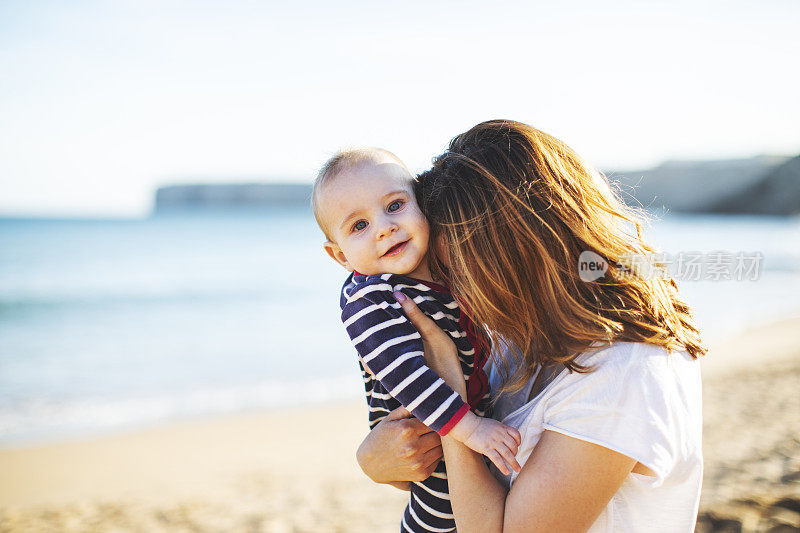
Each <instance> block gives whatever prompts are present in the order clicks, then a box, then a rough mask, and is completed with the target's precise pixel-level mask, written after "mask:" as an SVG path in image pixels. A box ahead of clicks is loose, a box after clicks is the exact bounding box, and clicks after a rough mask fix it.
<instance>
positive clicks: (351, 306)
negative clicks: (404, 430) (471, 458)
mask: <svg viewBox="0 0 800 533" xmlns="http://www.w3.org/2000/svg"><path fill="white" fill-rule="evenodd" d="M342 322H343V323H344V326H345V329H346V330H347V334H348V335H349V336H350V339H351V340H352V342H353V345H354V346H355V348H356V351H357V352H358V355H359V358H360V360H361V364H362V365H363V367H364V368H365V369H366V370H367V372H369V373H370V374H372V375H373V376H374V377H375V379H376V380H378V381H379V382H380V383H381V384H382V385H383V386H384V388H385V389H386V390H387V391H388V392H389V394H391V395H392V396H393V397H394V398H396V399H397V400H398V401H399V402H400V403H401V404H403V406H404V407H405V408H406V409H408V410H409V411H410V412H411V414H413V415H414V416H415V417H417V418H418V419H419V420H421V421H422V423H424V424H425V425H426V426H428V427H429V428H431V429H432V430H434V431H436V432H438V433H439V434H440V435H446V434H447V433H448V432H449V431H450V430H451V429H452V428H453V426H455V425H456V424H457V423H458V422H459V421H460V420H461V419H462V418H463V417H464V415H465V414H466V413H467V411H469V405H467V404H466V403H465V402H464V401H463V400H462V399H461V397H460V396H459V395H458V393H456V392H455V391H454V390H453V389H451V388H450V387H449V386H447V384H445V382H444V381H443V380H442V379H441V378H440V377H439V376H438V374H436V372H434V371H433V370H431V369H430V368H428V366H427V365H426V364H425V357H424V354H423V349H422V338H421V337H420V334H419V332H418V331H417V329H416V328H415V327H414V326H413V324H411V322H410V321H409V320H408V319H407V318H406V316H405V314H404V313H403V311H402V309H401V307H400V304H399V303H397V302H396V301H395V299H394V297H393V296H392V287H391V285H390V284H388V283H385V282H380V281H373V282H367V283H364V284H362V285H361V286H359V287H356V288H355V289H354V290H353V291H352V293H351V295H350V296H349V297H348V298H347V299H346V301H345V303H344V305H343V306H342Z"/></svg>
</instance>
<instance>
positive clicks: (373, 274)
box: [311, 148, 519, 531]
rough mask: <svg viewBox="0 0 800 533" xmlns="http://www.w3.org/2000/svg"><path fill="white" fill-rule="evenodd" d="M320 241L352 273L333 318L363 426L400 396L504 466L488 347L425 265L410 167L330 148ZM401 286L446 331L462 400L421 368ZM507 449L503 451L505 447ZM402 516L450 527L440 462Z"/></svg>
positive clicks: (411, 524)
mask: <svg viewBox="0 0 800 533" xmlns="http://www.w3.org/2000/svg"><path fill="white" fill-rule="evenodd" d="M311 203H312V207H313V210H314V216H315V217H316V219H317V222H318V224H319V226H320V228H321V229H322V231H323V232H324V233H325V236H326V238H327V239H328V240H327V241H326V242H325V244H324V248H325V251H326V252H327V253H328V255H330V256H331V257H332V258H333V259H334V260H335V261H336V262H337V263H339V264H340V265H342V266H343V267H344V268H346V269H347V270H349V271H351V272H352V274H350V276H348V278H347V280H346V281H345V283H344V286H343V287H342V293H341V298H340V303H341V307H342V321H343V322H344V325H345V328H346V329H347V333H348V334H349V335H350V338H351V339H352V341H353V344H354V345H355V347H356V350H357V351H358V355H359V365H360V367H361V370H362V373H363V377H364V383H365V388H366V393H367V403H368V404H369V415H370V428H373V427H375V425H377V424H378V422H380V421H381V420H382V419H383V418H384V417H386V415H387V414H388V413H389V412H390V411H391V410H393V409H395V408H397V407H399V406H401V405H402V406H404V407H405V408H406V409H407V410H408V411H410V412H411V414H413V415H414V416H416V417H417V418H418V419H419V420H421V421H422V422H423V423H424V424H425V425H427V426H428V427H430V428H431V429H432V430H434V431H436V432H438V433H439V434H440V435H450V436H451V437H453V438H455V439H456V440H458V441H461V442H463V443H464V444H465V445H466V446H468V447H469V448H471V449H473V450H475V451H476V452H479V453H482V454H484V455H486V456H488V457H489V458H490V459H491V460H492V461H493V462H494V463H495V465H496V466H497V468H498V469H500V471H502V472H504V473H510V472H509V470H508V467H507V466H506V464H505V462H504V461H503V459H502V457H503V456H506V457H509V456H513V455H515V454H516V452H517V446H518V444H519V434H518V433H517V431H516V430H514V429H512V428H509V427H507V426H505V425H503V424H501V423H499V422H497V421H495V420H492V419H490V418H482V417H481V416H478V415H476V414H475V413H473V412H472V411H471V408H472V409H475V411H476V412H477V413H478V414H483V413H484V410H485V408H486V407H487V405H488V398H489V394H488V393H489V390H488V389H489V386H488V379H487V378H486V374H485V373H484V372H483V365H484V363H485V362H486V359H487V357H488V349H487V348H488V347H487V346H486V343H485V342H483V341H482V338H481V337H479V336H478V334H477V333H476V328H475V326H474V324H472V323H471V322H470V320H469V318H468V317H467V316H466V314H464V313H461V312H460V309H459V306H458V303H457V302H456V300H455V299H454V298H453V296H452V295H451V294H450V292H449V291H448V290H447V288H446V287H443V286H441V285H439V284H436V283H434V282H433V279H432V278H431V272H430V269H429V267H428V233H429V228H428V221H427V220H426V218H425V217H424V215H423V214H422V212H421V211H420V208H419V206H418V205H417V201H416V198H415V196H414V191H413V177H412V176H411V174H410V173H409V171H408V169H407V168H406V166H405V165H404V164H403V163H402V162H401V161H400V160H399V159H398V158H397V157H396V156H395V155H393V154H392V153H390V152H387V151H385V150H381V149H378V148H367V149H359V150H349V151H344V152H340V153H338V154H336V155H335V156H334V157H332V158H331V159H330V160H329V161H328V162H327V163H326V164H325V165H324V166H323V168H322V170H320V172H319V175H318V176H317V179H316V181H315V183H314V189H313V192H312V200H311ZM395 291H402V292H403V293H404V294H405V295H406V296H408V297H410V298H412V299H413V301H414V302H415V303H416V304H417V305H418V306H419V308H420V310H421V311H422V312H424V313H425V314H426V315H427V316H429V317H430V318H431V319H433V320H434V321H435V322H436V324H437V325H438V326H439V327H441V328H442V329H443V330H444V331H446V332H447V333H448V334H449V335H450V337H451V338H452V339H453V342H454V343H455V345H456V347H457V349H458V352H459V357H460V360H461V367H462V371H463V373H464V378H465V379H466V380H467V390H468V396H469V397H468V402H464V401H463V400H462V398H461V397H460V396H459V395H458V394H457V393H456V392H455V391H453V390H452V389H451V388H450V387H448V386H447V385H446V384H445V383H444V381H442V380H441V379H440V378H439V376H438V375H437V374H436V373H435V372H434V371H432V370H431V369H430V368H428V367H427V366H426V364H425V358H424V356H423V347H422V339H421V337H420V334H419V332H417V330H416V328H414V326H413V325H412V324H411V322H409V320H408V319H407V318H406V316H405V315H404V314H403V311H402V309H401V307H400V304H399V303H397V301H396V300H395V298H394V296H392V293H393V292H395ZM509 454H510V455H509ZM411 493H412V494H411V501H410V503H409V505H408V507H407V508H406V511H405V514H404V516H403V522H402V525H403V527H404V528H405V530H408V531H431V530H433V531H449V530H454V529H455V522H454V520H453V514H452V509H451V507H450V501H449V495H448V490H447V481H446V475H445V469H444V464H443V463H440V464H439V465H438V467H437V468H436V470H435V471H434V473H433V474H432V475H431V477H429V478H428V479H426V480H425V481H423V482H421V483H412V484H411Z"/></svg>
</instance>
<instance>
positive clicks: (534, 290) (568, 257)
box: [417, 120, 707, 389]
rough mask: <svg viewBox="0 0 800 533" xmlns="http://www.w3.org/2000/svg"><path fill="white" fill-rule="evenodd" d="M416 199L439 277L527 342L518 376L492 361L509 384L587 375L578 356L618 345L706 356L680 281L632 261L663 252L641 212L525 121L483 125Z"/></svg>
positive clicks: (489, 325) (483, 320)
mask: <svg viewBox="0 0 800 533" xmlns="http://www.w3.org/2000/svg"><path fill="white" fill-rule="evenodd" d="M417 196H418V200H419V204H420V206H421V207H422V210H423V212H424V213H425V215H426V216H427V217H428V220H429V221H430V224H431V237H432V242H434V243H437V244H438V245H439V246H436V248H437V250H438V252H439V253H438V256H437V254H430V256H431V263H432V264H431V267H432V271H433V274H434V276H437V277H440V278H442V279H445V280H447V282H448V283H449V285H450V287H451V290H452V291H453V293H454V294H455V295H456V296H457V297H458V298H459V299H460V300H461V301H462V303H463V304H464V306H463V308H464V310H465V311H466V312H467V313H468V314H469V315H470V317H471V318H472V319H473V320H474V321H475V322H476V323H477V324H481V325H483V326H484V327H485V328H486V330H487V331H488V332H489V335H490V336H491V339H492V341H493V342H494V343H495V345H496V346H498V345H499V344H505V345H506V346H514V347H519V348H520V352H521V360H520V361H519V362H518V364H515V365H513V366H514V367H516V368H517V369H518V370H517V371H516V372H511V371H510V368H511V365H509V361H507V360H498V359H497V358H495V359H496V360H495V363H496V364H497V365H498V367H499V368H500V369H501V371H502V372H503V374H502V375H504V377H505V378H506V379H505V382H506V386H505V388H507V389H515V388H519V387H521V386H522V384H524V383H525V382H527V381H528V380H529V379H530V378H531V377H532V376H533V374H534V373H535V371H536V369H537V367H538V366H539V365H541V364H545V365H547V364H552V363H557V364H563V365H565V366H566V367H567V368H569V369H570V370H573V371H578V372H586V371H589V370H591V369H590V368H587V367H585V366H582V365H580V364H578V363H577V362H576V361H575V358H576V357H577V356H578V355H579V354H581V353H583V352H585V351H587V350H589V349H590V348H596V347H601V346H607V345H608V344H610V343H611V342H615V341H631V342H646V343H650V344H655V345H657V346H661V347H663V348H666V349H668V350H686V351H687V352H688V353H689V354H690V355H691V356H692V357H694V358H696V357H698V356H700V355H703V354H705V353H706V351H707V350H706V348H705V347H703V345H702V344H701V341H700V335H699V332H698V330H697V327H696V326H695V323H694V320H693V318H692V314H691V310H690V308H689V307H688V306H687V305H686V303H685V302H684V301H683V300H682V299H681V298H680V297H679V295H678V288H677V285H676V283H675V281H674V280H672V279H671V278H668V277H665V276H658V275H657V276H648V275H646V274H647V273H646V272H642V271H641V269H637V268H636V265H632V262H634V260H635V259H636V258H646V257H649V258H652V257H653V254H654V253H655V252H656V250H655V249H654V248H653V247H652V246H650V245H648V244H647V243H646V242H644V240H643V238H642V218H643V217H642V214H641V213H640V212H639V211H638V210H636V209H634V208H631V207H628V206H626V205H625V204H624V203H623V202H622V201H620V200H619V199H618V198H617V197H616V195H615V194H614V193H613V192H612V191H611V189H610V188H609V186H608V182H607V181H606V180H605V178H604V177H603V176H602V175H600V174H599V173H597V172H595V171H594V170H592V169H591V168H589V167H588V166H587V165H586V164H584V162H583V161H582V160H581V159H580V158H579V157H578V155H577V154H576V153H575V152H573V151H572V149H570V148H569V147H568V146H567V145H566V144H564V143H563V142H561V141H559V140H558V139H556V138H554V137H551V136H550V135H547V134H546V133H543V132H541V131H539V130H536V129H534V128H532V127H530V126H528V125H525V124H521V123H519V122H513V121H506V120H492V121H488V122H483V123H481V124H478V125H477V126H475V127H473V128H472V129H470V130H469V131H467V132H466V133H463V134H461V135H458V136H457V137H455V138H454V139H453V140H452V142H451V143H450V148H449V149H448V150H447V151H446V152H445V153H443V154H442V155H440V156H439V157H437V158H436V159H435V160H434V163H433V167H432V168H431V169H430V170H428V171H426V172H424V173H422V174H421V175H420V176H419V178H418V183H417ZM582 252H593V253H594V254H597V255H598V256H599V257H600V258H602V259H603V260H605V262H606V263H607V265H608V270H607V271H606V272H605V274H604V275H603V276H602V277H600V278H599V279H597V280H595V281H584V279H582V278H581V275H580V271H579V264H578V261H579V257H580V256H581V253H582ZM445 265H447V266H445ZM656 266H659V264H658V263H656ZM660 266H662V267H663V265H660ZM584 277H585V276H584ZM495 353H496V352H495Z"/></svg>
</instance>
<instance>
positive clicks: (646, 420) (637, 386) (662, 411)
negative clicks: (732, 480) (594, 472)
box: [542, 344, 689, 485]
mask: <svg viewBox="0 0 800 533" xmlns="http://www.w3.org/2000/svg"><path fill="white" fill-rule="evenodd" d="M628 346H637V345H635V344H630V345H628ZM600 355H601V354H598V357H597V358H596V359H595V360H592V361H591V363H590V364H593V365H594V370H593V371H592V372H590V373H588V374H578V373H572V374H570V375H568V376H566V378H565V379H563V380H561V381H559V382H558V383H554V384H553V386H554V388H553V389H552V390H551V391H549V393H548V395H547V396H548V397H547V399H546V401H547V404H546V406H545V411H544V420H543V424H542V425H543V428H544V429H546V430H550V431H556V432H558V433H562V434H564V435H567V436H570V437H573V438H576V439H580V440H583V441H587V442H591V443H594V444H598V445H600V446H603V447H605V448H608V449H611V450H614V451H616V452H619V453H621V454H623V455H626V456H628V457H630V458H632V459H635V460H636V461H638V462H640V463H642V464H643V465H645V466H647V467H648V468H650V469H651V470H653V472H655V474H656V480H655V483H654V484H655V485H658V484H660V483H661V482H662V481H663V480H664V478H665V477H666V476H667V474H668V473H669V472H670V471H671V470H672V469H673V467H674V466H675V463H676V460H677V457H678V454H679V453H680V452H679V450H678V449H677V448H678V447H679V446H678V442H679V438H678V433H679V431H680V425H681V424H686V423H688V422H689V421H688V420H683V418H684V417H685V410H684V409H683V407H682V402H681V399H680V398H677V397H676V387H675V386H674V385H675V384H674V379H675V376H674V374H672V373H671V372H670V371H669V369H668V357H660V358H648V357H646V356H644V354H640V353H638V350H637V349H636V348H632V349H631V350H630V351H627V352H626V353H619V352H618V353H616V354H614V356H613V357H608V358H604V357H601V356H600Z"/></svg>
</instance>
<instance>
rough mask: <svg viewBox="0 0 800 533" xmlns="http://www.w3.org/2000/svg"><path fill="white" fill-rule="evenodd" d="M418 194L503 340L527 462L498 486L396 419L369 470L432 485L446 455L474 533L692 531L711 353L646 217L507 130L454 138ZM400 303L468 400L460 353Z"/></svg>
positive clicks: (459, 290)
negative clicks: (663, 265)
mask: <svg viewBox="0 0 800 533" xmlns="http://www.w3.org/2000/svg"><path fill="white" fill-rule="evenodd" d="M418 196H419V200H420V205H421V206H422V209H423V211H424V212H425V214H426V216H427V217H428V219H429V221H430V224H431V231H432V238H433V239H434V241H433V242H435V243H436V244H437V247H436V248H437V254H436V258H435V259H434V260H433V264H432V265H431V266H432V269H433V271H434V272H436V273H438V276H439V277H441V278H442V279H444V280H446V281H447V283H448V284H449V285H450V288H451V290H452V291H453V293H454V294H456V295H458V297H459V298H460V299H461V300H462V302H463V304H464V305H463V307H464V308H465V309H469V310H470V315H471V317H472V318H473V319H474V321H475V322H476V323H477V324H482V325H483V326H484V327H485V328H486V329H487V331H488V332H489V334H490V336H491V340H492V341H493V346H494V347H495V352H494V354H493V365H492V386H493V392H494V393H495V394H496V395H497V396H498V399H497V402H496V404H495V417H496V418H498V419H499V420H502V421H503V422H504V423H506V424H508V425H511V426H513V427H516V428H517V429H518V430H519V431H520V433H521V434H522V445H521V446H520V450H519V452H518V454H517V459H518V460H519V462H520V464H522V465H523V468H522V471H521V472H520V473H519V474H518V475H517V474H516V473H512V474H511V475H510V476H507V477H504V476H502V475H500V474H499V473H498V472H496V471H495V472H494V474H495V475H493V473H492V472H490V470H489V468H488V467H487V466H486V463H485V461H484V459H483V458H482V457H481V456H479V455H477V454H475V453H474V452H472V451H471V450H469V449H468V448H465V447H464V446H463V445H461V444H460V443H458V442H457V441H454V440H452V439H450V438H448V437H444V438H442V439H441V444H439V441H438V437H437V436H436V435H435V434H432V433H430V432H428V431H427V430H426V429H425V428H424V426H421V425H420V424H419V423H418V421H415V420H412V419H407V418H404V413H402V412H397V413H393V414H392V416H390V417H388V418H387V419H386V420H385V421H384V422H383V423H382V424H381V425H379V426H378V427H376V428H375V429H374V430H373V431H372V433H371V434H370V435H369V436H368V437H367V438H366V439H365V441H364V443H362V446H361V447H360V449H359V453H358V459H359V463H360V464H361V466H362V468H363V469H364V471H365V472H366V473H367V474H368V475H370V477H372V478H373V479H374V480H376V481H379V482H386V483H394V484H397V483H398V482H403V481H409V480H417V479H424V476H425V475H426V474H428V473H429V472H430V471H431V470H432V469H433V468H434V467H435V466H436V463H437V462H438V460H439V458H440V457H441V456H442V455H443V456H444V458H445V462H446V464H447V470H448V477H449V484H450V497H451V500H452V504H453V512H454V515H455V519H456V523H457V525H458V530H459V531H460V532H461V533H464V532H468V531H481V532H487V531H585V530H591V531H643V530H647V531H654V530H655V531H660V530H663V531H691V530H693V528H694V521H695V517H696V513H697V505H698V502H699V495H700V483H701V479H702V455H701V447H700V434H701V414H700V413H701V398H700V373H699V364H698V362H697V360H696V359H697V357H699V356H700V355H703V354H704V353H705V352H706V350H705V348H704V347H703V346H702V345H701V343H700V339H699V334H698V331H697V328H696V327H695V325H694V323H693V320H692V318H691V314H690V310H689V308H688V307H687V306H686V304H685V303H684V302H683V301H682V300H681V299H680V298H679V297H678V294H677V287H676V285H675V283H674V281H672V280H667V279H664V277H663V271H661V270H659V268H658V267H660V265H658V264H656V263H652V262H650V261H648V260H647V259H648V258H651V257H652V254H653V252H654V249H653V248H652V247H650V246H649V245H647V244H646V243H645V242H644V241H643V240H642V237H641V226H640V223H639V219H638V218H637V216H636V214H635V213H634V212H633V211H632V210H630V209H629V208H626V207H625V206H624V205H623V204H622V203H621V202H620V201H619V200H617V199H616V198H615V197H614V195H613V194H612V193H611V191H610V189H609V188H608V186H607V184H606V182H605V181H604V179H603V178H602V177H601V176H599V175H598V174H596V173H595V172H593V171H591V170H590V169H589V168H588V167H587V166H586V165H585V164H584V163H583V162H582V161H581V160H580V158H579V157H578V156H577V155H576V154H575V153H574V152H573V151H572V150H571V149H570V148H569V147H567V146H566V145H564V144H563V143H561V142H560V141H558V140H557V139H555V138H553V137H551V136H549V135H546V134H544V133H542V132H540V131H537V130H535V129H533V128H531V127H529V126H526V125H524V124H520V123H516V122H510V121H490V122H485V123H482V124H479V125H477V126H475V127H474V128H472V129H470V130H469V131H467V132H466V133H464V134H462V135H459V136H457V137H456V138H455V139H453V141H452V142H451V144H450V148H449V150H448V151H447V152H445V153H444V154H442V155H441V156H439V157H438V158H437V159H436V160H435V162H434V165H433V167H432V169H431V170H429V171H428V172H425V173H423V174H422V175H421V176H420V178H419V190H418ZM643 266H647V267H656V268H655V270H653V269H652V268H642V267H643ZM654 272H655V273H656V274H661V275H653V273H654ZM397 299H398V301H400V303H401V305H402V306H403V308H404V310H405V312H406V314H407V315H408V317H409V319H410V320H411V321H412V322H413V323H414V324H415V325H416V326H417V328H418V329H419V330H420V333H421V334H422V336H423V338H424V339H425V340H426V343H427V344H426V351H425V355H426V359H427V360H428V363H429V365H430V366H431V367H432V368H433V369H434V370H436V371H437V372H438V373H439V374H440V376H441V377H442V378H443V379H444V380H445V381H446V382H447V383H448V385H450V386H451V387H452V388H453V389H454V390H456V391H457V392H459V393H461V394H462V395H465V394H466V387H465V383H464V380H463V378H461V374H460V370H459V367H458V364H457V359H456V357H455V350H454V347H453V345H452V342H450V340H449V339H448V337H447V336H446V335H444V334H443V332H441V331H439V330H438V328H436V327H435V325H433V322H432V321H430V320H429V319H427V318H426V317H425V316H424V315H422V313H420V312H419V311H418V310H417V309H416V306H414V304H413V302H411V301H410V300H409V299H408V298H404V297H403V295H401V294H397ZM516 347H524V349H523V350H518V349H517V348H516Z"/></svg>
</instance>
